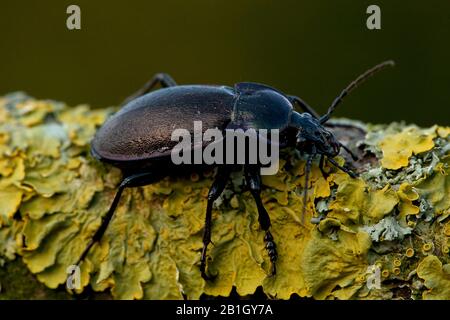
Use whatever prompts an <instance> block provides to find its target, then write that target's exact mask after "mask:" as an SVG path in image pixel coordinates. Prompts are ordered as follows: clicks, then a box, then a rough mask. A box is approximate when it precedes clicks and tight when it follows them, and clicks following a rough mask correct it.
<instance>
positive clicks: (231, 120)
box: [91, 83, 293, 169]
mask: <svg viewBox="0 0 450 320" xmlns="http://www.w3.org/2000/svg"><path fill="white" fill-rule="evenodd" d="M274 106H277V107H275V108H274ZM292 111H293V107H292V104H291V102H290V101H289V99H288V98H287V97H286V96H284V95H283V94H282V93H280V92H278V91H276V90H275V89H273V88H270V87H267V86H264V85H261V84H256V83H239V84H237V85H236V86H235V87H234V88H232V87H227V86H205V85H185V86H174V87H169V88H163V89H160V90H157V91H153V92H150V93H148V94H146V95H143V96H141V97H139V98H137V99H135V100H133V101H131V102H130V103H129V104H127V105H126V106H124V107H123V108H122V109H121V110H120V111H119V112H117V113H116V114H115V115H114V116H112V117H111V118H110V119H108V121H107V122H106V123H105V124H104V125H103V126H102V127H101V128H100V129H99V130H98V131H97V133H96V135H95V138H94V140H93V141H92V148H91V152H92V154H93V155H94V156H95V157H96V158H97V159H99V160H101V161H104V162H109V163H112V164H114V165H115V166H117V167H119V168H123V169H129V168H130V165H132V166H134V167H135V168H137V167H145V166H146V165H149V164H151V162H160V161H161V160H164V158H167V157H170V153H171V151H172V148H173V147H174V146H175V145H176V144H177V142H176V141H171V134H172V132H173V131H174V130H175V129H178V128H183V129H187V130H188V131H189V132H190V133H191V134H192V135H193V133H194V121H202V126H203V131H205V130H207V129H208V128H218V129H220V130H222V131H223V130H224V129H226V128H227V127H228V128H241V129H244V130H246V129H249V128H254V129H279V130H280V131H281V134H283V130H285V129H287V127H288V123H289V118H290V115H291V113H292ZM157 160H160V161H157ZM167 160H168V159H167Z"/></svg>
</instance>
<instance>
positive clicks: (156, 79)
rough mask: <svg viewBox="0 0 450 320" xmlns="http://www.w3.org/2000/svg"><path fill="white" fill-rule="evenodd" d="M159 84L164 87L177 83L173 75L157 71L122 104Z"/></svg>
mask: <svg viewBox="0 0 450 320" xmlns="http://www.w3.org/2000/svg"><path fill="white" fill-rule="evenodd" d="M158 84H160V85H161V87H163V88H167V87H174V86H176V85H177V83H176V82H175V80H173V79H172V77H171V76H169V75H168V74H167V73H157V74H155V75H154V76H153V78H151V79H150V80H149V81H148V82H147V83H146V84H145V85H144V86H143V87H142V88H141V89H139V90H138V91H137V92H135V93H134V94H132V95H131V96H129V97H128V98H126V99H125V100H124V102H122V105H125V104H127V103H128V102H130V101H131V100H134V99H136V98H139V97H140V96H143V95H144V94H146V93H149V92H150V91H152V90H153V88H154V87H156V86H157V85H158Z"/></svg>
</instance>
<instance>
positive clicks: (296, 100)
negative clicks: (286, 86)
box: [288, 95, 319, 119]
mask: <svg viewBox="0 0 450 320" xmlns="http://www.w3.org/2000/svg"><path fill="white" fill-rule="evenodd" d="M288 98H289V99H290V100H291V102H294V103H297V104H298V105H299V106H300V108H301V109H302V110H303V111H304V112H308V113H309V114H310V115H312V116H313V117H314V118H316V119H319V114H318V113H317V112H316V110H314V109H313V108H312V107H310V106H309V105H308V104H307V103H306V102H305V101H303V100H302V99H301V98H299V97H297V96H292V95H289V96H288Z"/></svg>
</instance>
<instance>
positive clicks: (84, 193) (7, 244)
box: [0, 94, 450, 299]
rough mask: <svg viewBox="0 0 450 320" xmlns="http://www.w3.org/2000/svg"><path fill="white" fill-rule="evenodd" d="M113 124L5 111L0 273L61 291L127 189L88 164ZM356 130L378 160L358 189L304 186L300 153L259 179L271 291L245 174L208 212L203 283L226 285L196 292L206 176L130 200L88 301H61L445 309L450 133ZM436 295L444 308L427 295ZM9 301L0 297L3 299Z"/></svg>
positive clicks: (41, 107)
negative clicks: (267, 221) (273, 270)
mask: <svg viewBox="0 0 450 320" xmlns="http://www.w3.org/2000/svg"><path fill="white" fill-rule="evenodd" d="M113 112H114V109H97V110H91V109H90V108H89V107H87V106H77V107H68V106H66V105H64V104H62V103H58V102H55V101H39V100H35V99H32V98H30V97H28V96H26V95H23V94H12V95H8V96H6V97H3V98H0V259H1V260H0V262H2V264H1V265H3V268H8V266H9V265H10V264H11V263H12V262H10V261H11V260H14V259H16V260H15V261H17V260H19V261H20V262H21V263H23V264H24V266H26V268H27V269H28V271H29V272H31V273H32V274H33V275H34V276H33V277H34V279H37V280H38V281H39V282H41V283H42V284H44V285H45V286H46V287H47V288H50V289H54V290H56V291H58V290H59V291H61V288H64V284H65V282H66V279H67V276H68V274H67V273H66V270H67V267H68V266H70V265H72V264H73V263H75V262H76V261H77V259H78V257H79V256H80V255H81V253H82V251H83V249H84V248H85V247H86V245H87V243H88V241H89V239H90V238H91V237H92V236H93V234H94V233H95V231H96V229H97V228H98V226H99V224H100V221H101V216H102V215H104V214H105V213H106V211H107V210H108V208H109V206H110V204H111V201H112V198H113V196H114V193H115V190H116V186H117V184H118V183H119V181H120V178H121V174H120V171H119V170H117V169H115V168H113V167H111V166H108V165H104V164H102V163H99V162H98V161H96V160H94V159H93V158H92V157H91V156H90V154H89V142H90V140H91V139H92V136H93V135H94V133H95V131H96V129H97V128H98V127H99V126H100V125H101V124H102V123H103V122H104V121H105V119H106V118H107V117H108V116H109V115H111V114H112V113H113ZM345 124H346V125H351V124H352V121H349V120H347V121H346V122H345ZM357 127H358V128H360V129H359V130H363V129H364V130H367V135H366V137H365V138H364V137H363V138H361V139H359V140H358V141H353V142H352V143H353V145H354V146H358V148H359V149H361V150H365V152H366V153H365V154H363V157H364V158H371V157H372V161H367V162H364V163H365V164H364V165H359V164H358V163H355V164H354V165H355V166H357V167H358V170H359V171H360V173H361V178H358V179H351V178H350V177H348V175H346V174H344V173H343V172H340V171H338V170H336V169H335V168H334V167H331V166H327V167H326V168H325V170H326V171H327V172H329V175H328V176H327V177H324V176H323V175H322V173H321V171H320V170H319V168H318V163H317V162H316V163H314V165H313V168H312V173H311V179H310V184H309V185H308V186H305V185H304V180H305V179H304V174H305V159H304V158H303V157H302V156H300V155H299V154H298V153H297V152H294V151H283V152H282V153H281V158H282V159H283V160H281V161H280V171H279V173H278V174H277V175H276V176H265V177H264V178H263V183H264V186H265V188H264V190H263V193H262V199H263V202H264V205H265V207H266V208H267V210H268V211H269V213H270V216H271V220H272V233H273V235H274V238H275V240H276V242H277V246H278V251H279V261H278V264H277V269H278V273H277V276H276V277H270V276H269V275H268V270H269V267H270V263H269V260H268V257H267V254H266V251H265V249H264V241H263V236H264V233H263V231H261V230H260V227H259V223H258V215H257V209H256V206H255V204H254V201H253V198H252V197H251V195H250V194H249V192H247V191H246V189H245V186H244V182H243V179H242V174H241V173H239V172H237V173H234V174H233V175H232V179H231V181H230V183H229V185H228V186H227V190H226V191H225V192H224V193H223V194H222V196H221V197H220V199H219V200H218V201H216V203H215V206H214V212H213V230H212V242H213V243H214V245H212V246H211V249H210V251H209V256H210V257H211V261H209V271H210V272H211V273H213V274H215V273H217V274H218V276H217V278H216V279H215V281H214V282H205V281H204V280H203V279H202V278H201V276H200V272H199V268H198V267H199V259H200V253H201V249H202V232H203V223H204V213H205V209H206V195H207V193H208V189H209V187H210V185H211V183H212V181H213V176H214V173H213V172H211V171H204V172H198V173H196V174H194V175H187V176H179V177H177V178H175V177H174V178H166V179H163V180H162V181H160V182H158V183H155V184H153V185H149V186H146V187H142V188H134V189H127V190H126V191H125V192H124V194H123V196H122V199H121V202H120V205H119V207H118V209H117V211H116V214H115V217H114V219H113V221H112V222H111V224H110V225H109V227H108V229H107V231H106V233H105V235H104V237H103V239H102V240H101V242H100V243H99V244H97V245H95V246H94V247H93V248H92V250H91V252H90V253H89V255H88V256H87V258H86V260H85V261H84V262H83V264H82V265H81V285H82V288H81V289H78V290H76V291H75V292H72V291H70V290H67V296H70V297H74V295H75V294H80V293H82V292H86V291H87V290H93V291H95V292H110V293H111V295H112V297H113V298H116V299H183V298H184V297H187V298H189V299H198V298H200V297H201V296H202V295H210V296H229V295H230V294H231V292H232V291H234V290H235V291H236V292H237V293H238V294H239V295H241V296H245V295H249V294H253V293H254V292H255V290H257V288H262V290H263V291H264V293H265V294H266V295H267V296H268V297H273V298H279V299H288V298H290V297H291V296H292V295H293V294H296V295H298V296H300V297H313V298H316V299H391V298H403V299H405V298H415V299H421V298H430V297H439V298H441V297H447V296H445V294H446V291H445V289H442V288H443V287H442V286H445V284H446V282H445V281H447V280H446V277H447V275H446V274H445V272H446V270H447V267H446V265H448V263H449V254H448V252H449V250H448V247H449V245H450V243H449V240H448V238H449V237H450V232H449V231H448V230H450V227H449V222H448V219H447V218H448V215H449V214H450V200H449V199H450V197H449V196H448V195H449V194H450V187H449V186H450V176H449V172H450V168H449V152H450V148H449V147H448V146H449V134H450V129H449V128H445V127H438V126H434V127H432V128H429V129H421V128H418V127H416V126H405V125H404V124H393V125H390V126H381V125H378V126H372V125H363V124H360V123H357ZM337 160H338V161H339V162H341V163H343V159H342V158H337ZM305 187H307V188H308V202H307V203H306V207H307V212H306V216H305V217H302V208H303V195H302V191H303V190H304V188H305ZM311 222H313V223H311ZM426 244H427V245H426ZM424 245H426V246H425V247H424ZM428 245H429V247H428ZM430 257H434V258H433V259H434V260H433V261H432V263H431V264H430V263H429V262H430V259H431V258H430ZM436 259H437V261H439V263H441V264H442V265H444V267H441V266H438V264H439V263H437V262H436ZM436 266H438V267H439V268H438V267H436ZM374 267H376V268H379V269H380V270H381V271H382V272H381V275H382V276H381V277H382V279H381V287H379V288H372V287H368V286H367V279H368V277H369V275H370V273H368V270H371V269H370V268H374ZM1 275H2V273H0V276H1ZM17 276H22V275H19V274H18V275H17ZM2 280H4V279H2V278H0V283H2ZM395 283H397V284H398V283H401V285H402V286H401V288H402V290H400V289H399V286H398V285H395ZM405 288H406V289H407V290H404V289H405ZM436 288H437V289H436ZM440 288H441V289H440ZM56 291H55V292H56ZM436 291H438V292H442V294H441V293H439V296H433V295H432V294H431V293H430V292H436ZM33 292H34V291H30V294H31V295H33V294H34V293H33ZM404 292H407V294H405V293H404ZM65 294H66V293H64V295H63V296H65ZM8 297H9V296H6V295H3V297H2V292H1V291H0V298H8Z"/></svg>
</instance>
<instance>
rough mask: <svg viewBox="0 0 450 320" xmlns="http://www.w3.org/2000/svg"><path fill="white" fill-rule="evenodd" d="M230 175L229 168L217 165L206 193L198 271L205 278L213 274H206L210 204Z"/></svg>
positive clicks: (209, 236)
mask: <svg viewBox="0 0 450 320" xmlns="http://www.w3.org/2000/svg"><path fill="white" fill-rule="evenodd" d="M229 177H230V169H229V168H228V167H226V166H221V167H219V169H218V171H217V175H216V178H215V180H214V182H213V184H212V186H211V188H210V189H209V193H208V203H207V205H206V217H205V229H204V232H203V250H202V258H201V262H200V272H201V274H202V278H203V279H205V280H212V279H213V278H214V277H215V276H213V277H210V276H208V275H207V274H206V253H207V250H208V245H209V244H210V243H211V218H212V206H213V203H214V201H216V200H217V198H219V196H220V195H221V194H222V191H223V190H224V189H225V186H226V185H227V182H228V178H229Z"/></svg>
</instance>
